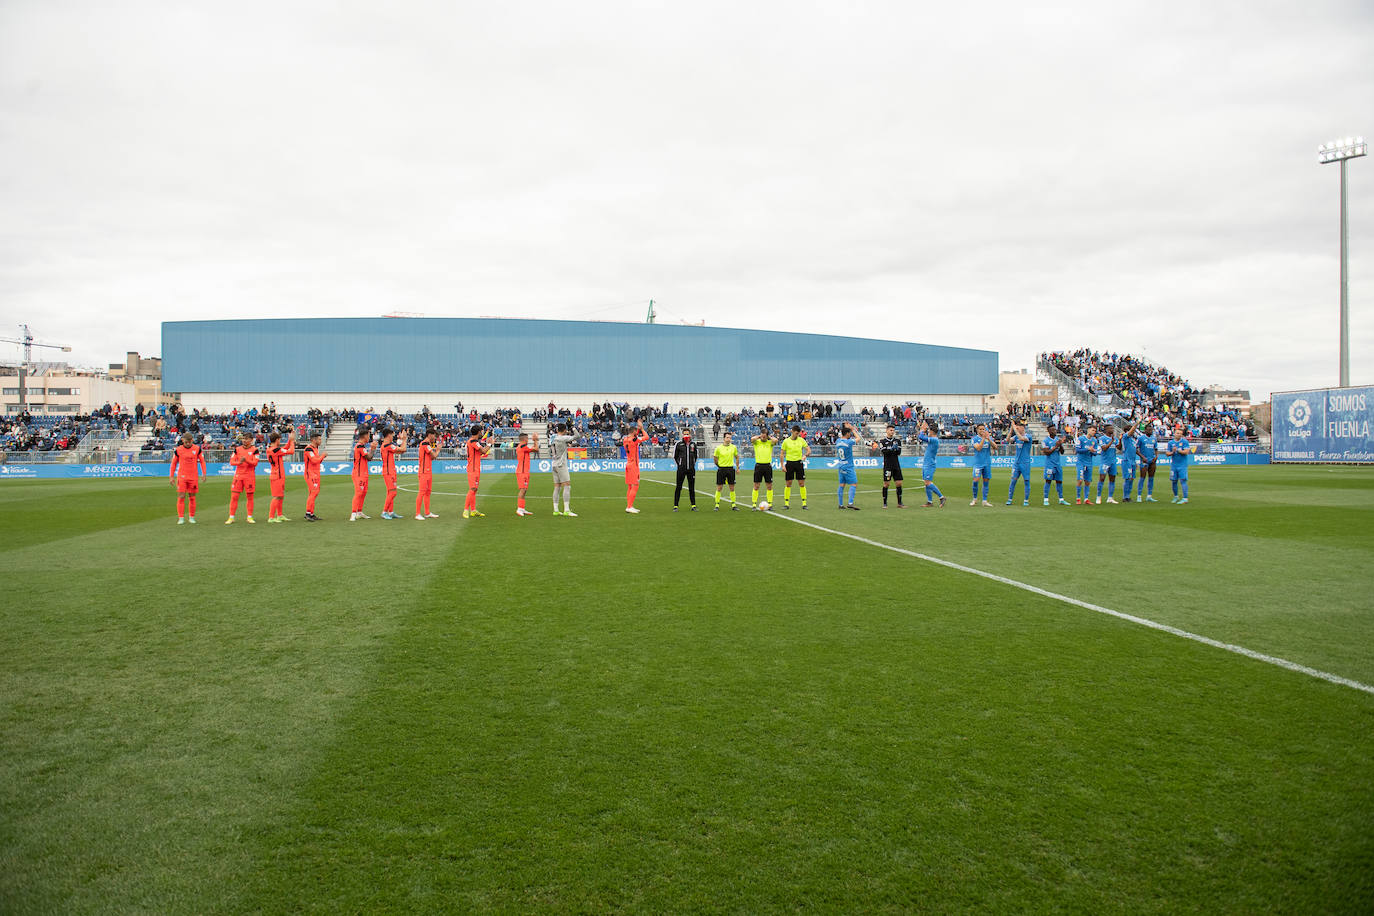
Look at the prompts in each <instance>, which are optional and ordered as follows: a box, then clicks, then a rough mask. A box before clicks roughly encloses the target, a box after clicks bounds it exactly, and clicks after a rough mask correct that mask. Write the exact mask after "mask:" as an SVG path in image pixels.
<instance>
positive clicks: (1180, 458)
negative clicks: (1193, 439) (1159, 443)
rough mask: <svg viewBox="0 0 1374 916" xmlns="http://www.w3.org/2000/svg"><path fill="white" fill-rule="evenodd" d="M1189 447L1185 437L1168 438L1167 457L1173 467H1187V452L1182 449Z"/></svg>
mask: <svg viewBox="0 0 1374 916" xmlns="http://www.w3.org/2000/svg"><path fill="white" fill-rule="evenodd" d="M1188 447H1189V442H1188V440H1187V439H1178V440H1173V439H1171V440H1169V458H1170V460H1171V461H1172V462H1173V467H1175V468H1187V467H1188V453H1187V452H1184V451H1183V449H1185V448H1188Z"/></svg>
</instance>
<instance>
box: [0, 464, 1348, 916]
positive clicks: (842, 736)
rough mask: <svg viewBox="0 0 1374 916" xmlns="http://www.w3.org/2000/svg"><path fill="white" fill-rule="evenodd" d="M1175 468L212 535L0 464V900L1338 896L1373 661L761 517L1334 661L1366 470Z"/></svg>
mask: <svg viewBox="0 0 1374 916" xmlns="http://www.w3.org/2000/svg"><path fill="white" fill-rule="evenodd" d="M650 476H651V477H652V475H650ZM1192 476H1193V478H1194V480H1193V502H1192V503H1191V504H1190V505H1187V506H1178V507H1176V506H1171V505H1169V504H1168V502H1167V495H1168V494H1167V489H1168V483H1167V479H1165V480H1162V481H1161V483H1160V486H1159V489H1161V490H1163V491H1165V492H1164V493H1163V494H1162V495H1164V496H1165V501H1164V502H1162V503H1159V504H1154V505H1143V506H1137V505H1130V506H1102V507H1093V508H1090V509H1077V508H1067V509H1065V508H1062V507H1057V508H1054V509H1044V508H1041V506H1040V501H1039V484H1038V483H1037V484H1036V486H1035V492H1034V497H1035V498H1034V500H1033V505H1032V507H1031V508H1028V509H1027V508H1022V507H1021V506H1020V505H1019V498H1018V501H1017V505H1016V507H1015V508H1005V507H1003V506H1002V501H1003V500H1004V499H1005V498H1006V497H1005V494H1006V489H1005V488H1006V474H1005V472H1003V471H998V472H997V474H996V479H995V480H994V486H993V499H994V500H995V503H996V508H993V509H983V508H978V509H972V508H969V507H968V505H967V503H968V495H967V493H968V491H967V489H966V488H967V483H966V477H965V474H964V473H962V472H957V471H942V472H941V474H940V475H939V477H940V482H941V484H942V485H943V486H944V488H945V491H946V493H947V494H949V496H950V501H949V506H948V508H946V509H944V510H923V509H907V510H906V511H903V512H898V511H896V510H895V509H889V510H887V511H885V512H883V511H875V510H876V509H877V506H878V503H879V498H878V495H877V493H876V479H875V475H874V474H873V473H871V472H870V473H866V474H864V475H863V476H862V480H863V487H864V490H865V492H863V493H862V495H861V497H860V504H861V505H862V506H863V507H864V509H865V510H867V511H863V512H838V511H836V509H835V508H834V484H833V481H834V476H833V474H832V475H826V474H817V475H816V476H815V477H813V479H812V481H811V487H810V496H811V508H810V510H809V511H808V512H806V513H804V514H803V513H801V512H799V510H798V509H797V507H796V505H795V504H794V506H793V508H792V511H791V512H790V513H788V514H787V516H786V517H784V513H782V512H774V513H772V514H771V515H769V514H763V513H751V512H747V511H745V512H738V513H731V512H720V513H714V512H712V511H711V508H710V501H709V498H702V499H700V502H701V503H702V508H703V511H700V512H697V513H695V514H693V513H689V512H686V511H685V503H686V500H685V498H684V511H682V512H679V513H677V514H672V513H671V512H670V511H669V506H670V505H671V488H669V487H667V486H663V485H662V484H661V483H654V482H648V481H647V480H646V482H645V484H644V486H643V489H642V491H641V498H640V505H641V507H642V508H643V510H644V512H643V514H641V515H639V516H636V517H630V516H627V515H625V514H624V512H623V502H622V501H621V495H622V493H623V485H622V483H621V481H620V480H618V479H617V478H616V477H613V476H608V475H593V474H583V475H578V476H575V478H574V481H575V487H574V492H575V499H574V504H575V505H574V507H575V509H576V510H577V511H578V512H579V514H580V516H581V517H580V518H576V519H564V518H554V517H551V515H550V512H549V510H550V501H549V499H548V497H547V493H548V489H549V487H548V482H547V478H540V477H536V480H535V491H536V492H537V493H538V494H539V497H538V498H537V499H533V500H532V501H531V508H532V509H533V510H534V511H535V512H537V513H538V515H537V516H536V517H533V518H527V519H520V518H516V517H515V516H514V514H513V510H514V502H513V499H512V496H513V485H514V480H513V478H511V477H501V476H494V475H489V476H488V477H487V478H486V480H485V484H486V490H485V491H484V494H483V497H482V507H483V508H484V509H485V510H486V511H487V513H488V517H486V518H484V519H473V520H467V521H465V520H463V519H461V518H460V517H459V510H460V509H461V504H462V498H461V496H459V495H443V492H444V491H449V492H452V493H453V494H458V493H459V491H460V489H461V486H462V484H461V478H440V479H439V481H438V482H437V489H438V490H439V491H441V495H438V496H436V499H435V511H437V512H438V513H440V515H441V516H442V517H441V518H439V519H438V520H432V521H427V522H424V523H420V522H415V521H413V520H407V521H396V522H383V521H381V520H379V519H377V518H375V516H377V515H379V510H380V498H381V494H380V493H379V492H378V488H379V486H380V481H376V480H374V482H373V487H374V489H373V493H372V495H371V497H370V499H369V507H368V508H369V511H370V513H371V514H372V515H373V516H374V518H373V519H372V520H370V521H366V522H359V523H356V524H350V523H348V522H347V521H346V518H347V514H348V511H347V510H348V506H347V499H348V496H349V492H348V491H349V486H348V481H347V479H346V478H327V479H326V481H325V488H324V493H323V496H322V497H321V503H320V507H319V510H318V511H319V512H320V514H321V515H323V516H325V517H326V522H325V523H322V524H317V525H309V524H307V523H305V522H303V521H300V520H299V516H300V514H301V511H302V503H303V488H302V484H301V482H300V481H299V480H292V481H291V482H290V484H289V490H288V503H287V506H288V512H287V514H288V515H290V516H291V517H293V518H296V519H297V520H296V521H294V522H292V523H290V524H287V525H271V526H269V525H266V524H263V523H262V522H263V521H264V520H265V518H266V515H267V506H266V497H265V495H263V496H262V498H261V499H260V501H259V502H260V505H259V507H258V510H257V515H258V519H259V524H257V525H255V526H252V527H249V526H246V525H243V524H237V525H235V526H234V527H232V528H226V527H225V526H224V525H223V524H222V522H223V519H224V515H225V511H226V510H225V507H226V505H227V502H228V493H227V490H228V483H227V481H223V480H216V481H211V482H210V483H209V484H208V485H207V486H206V488H205V489H206V491H207V492H206V493H204V494H203V496H202V499H201V508H200V511H199V516H200V521H201V524H199V525H197V526H195V527H190V526H184V527H177V526H176V525H175V519H174V517H173V515H174V508H173V503H174V497H173V495H172V491H171V489H170V487H169V486H168V484H167V483H166V482H165V481H111V482H94V481H72V482H7V483H5V484H4V485H3V486H0V533H3V539H0V553H3V557H4V561H5V565H6V573H7V574H6V577H5V581H6V583H7V588H6V589H5V600H4V601H3V604H2V605H0V607H3V611H0V613H2V614H3V630H4V634H5V635H4V638H3V640H0V911H2V912H5V913H30V912H61V913H73V912H75V913H84V912H104V911H120V912H125V911H141V912H157V913H206V912H298V911H325V912H340V911H342V912H359V913H376V912H415V911H433V910H443V911H450V912H482V911H505V912H529V911H577V912H602V911H620V910H628V911H650V912H694V911H731V912H744V913H757V912H768V911H778V910H789V911H794V910H808V911H821V912H826V911H851V912H865V913H868V912H910V911H933V912H951V911H964V910H979V911H988V912H999V913H1000V912H1017V911H1070V912H1093V913H1097V912H1120V913H1177V912H1200V913H1216V912H1236V913H1257V912H1291V913H1317V912H1336V913H1357V912H1364V913H1367V912H1370V911H1371V910H1374V695H1371V694H1370V693H1366V692H1362V691H1361V690H1359V689H1355V688H1352V687H1348V686H1341V685H1337V684H1332V683H1328V682H1325V681H1322V680H1319V679H1317V678H1315V677H1312V676H1309V675H1306V674H1302V673H1296V672H1293V671H1290V670H1285V669H1283V668H1280V667H1277V666H1275V665H1272V664H1266V663H1263V662H1260V661H1256V660H1253V659H1250V658H1246V657H1243V656H1241V655H1238V654H1234V653H1231V652H1227V651H1223V650H1221V649H1218V648H1214V647H1211V646H1207V645H1202V644H1199V643H1196V642H1192V641H1189V640H1187V639H1184V638H1181V637H1179V636H1176V635H1171V634H1169V633H1164V632H1160V631H1158V630H1153V629H1150V628H1147V627H1144V626H1140V625H1138V624H1134V623H1130V622H1126V621H1123V620H1120V619H1116V618H1113V617H1110V616H1106V615H1103V614H1100V613H1094V612H1093V611H1090V610H1086V609H1084V608H1082V607H1078V606H1074V605H1071V604H1067V603H1065V602H1063V601H1059V600H1056V599H1054V598H1051V597H1045V596H1042V595H1037V594H1034V593H1031V592H1028V591H1026V590H1024V589H1021V588H1017V587H1015V586H1013V585H1008V584H1004V583H1001V582H996V581H992V580H989V579H986V578H980V577H978V576H975V575H972V574H969V573H967V572H961V571H958V570H953V569H949V568H945V567H941V566H938V565H934V564H932V563H929V562H925V561H922V560H920V559H916V558H913V557H911V556H907V555H903V554H900V553H896V552H893V551H890V550H884V549H882V548H881V547H877V546H873V545H870V544H865V543H860V542H858V541H854V540H850V539H846V538H843V537H840V536H838V535H837V534H835V533H832V531H826V530H818V529H816V528H812V527H806V526H802V525H798V524H795V523H792V522H789V521H788V520H787V519H788V518H791V517H804V520H805V521H807V522H809V523H812V524H813V525H817V526H822V527H823V528H828V529H833V531H839V532H848V533H853V534H857V535H861V536H862V537H864V538H867V539H869V540H871V541H874V542H878V543H880V544H885V545H891V546H893V547H899V548H904V549H907V550H912V551H917V552H921V553H924V554H929V555H931V556H935V557H939V558H942V559H946V560H950V561H953V562H956V563H959V564H964V565H966V566H969V567H972V568H975V569H978V570H982V571H986V572H989V573H994V574H997V575H1001V576H1005V577H1007V578H1010V579H1014V580H1017V581H1018V582H1022V583H1026V584H1028V585H1032V586H1036V587H1039V588H1043V589H1047V590H1049V591H1053V592H1056V593H1059V594H1064V595H1068V596H1071V597H1073V598H1077V599H1080V600H1083V601H1087V602H1091V603H1094V604H1098V605H1102V606H1104V607H1107V608H1111V609H1114V610H1118V611H1122V612H1126V613H1130V614H1135V615H1138V616H1140V617H1145V618H1148V619H1150V620H1153V621H1158V622H1160V623H1164V624H1169V625H1172V626H1175V627H1178V628H1181V629H1184V630H1187V631H1189V632H1192V633H1196V634H1200V635H1203V636H1206V637H1210V638H1213V639H1218V640H1222V641H1224V642H1227V643H1234V644H1237V645H1240V646H1244V647H1246V648H1248V649H1251V650H1254V651H1256V652H1262V653H1266V654H1269V655H1273V656H1278V657H1281V658H1284V659H1287V660H1289V661H1292V662H1295V663H1298V664H1302V665H1306V666H1310V667H1312V668H1316V669H1320V670H1321V671H1324V672H1329V673H1332V674H1335V675H1339V676H1341V677H1345V678H1349V679H1352V680H1355V681H1358V682H1361V683H1363V684H1374V592H1372V591H1371V585H1370V584H1371V572H1374V472H1371V471H1370V470H1359V469H1330V468H1249V469H1229V470H1228V469H1196V470H1194V471H1193V475H1192ZM706 480H707V477H706V476H703V477H702V482H703V483H705V482H706ZM403 486H413V484H411V483H409V482H407V481H405V480H404V479H403ZM999 487H1000V493H999ZM261 489H263V490H265V487H263V488H261ZM918 491H919V488H918V487H913V488H912V492H918ZM741 492H742V493H743V491H741ZM1069 493H1070V498H1071V496H1072V484H1070V486H1069ZM1156 495H1161V494H1160V493H1158V492H1157V494H1156ZM777 497H778V500H779V501H780V497H781V494H780V493H778V494H777ZM999 497H1000V498H999ZM745 498H746V501H747V496H746V497H745ZM909 502H917V500H915V499H912V500H909ZM400 509H401V510H402V511H403V512H404V511H405V510H407V509H408V510H409V512H407V513H406V514H407V515H413V514H414V504H413V495H412V494H409V493H404V492H403V493H402V494H401V505H400Z"/></svg>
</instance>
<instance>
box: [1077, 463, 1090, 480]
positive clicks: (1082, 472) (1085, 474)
mask: <svg viewBox="0 0 1374 916" xmlns="http://www.w3.org/2000/svg"><path fill="white" fill-rule="evenodd" d="M1078 479H1079V480H1092V479H1093V463H1092V462H1091V461H1089V462H1087V463H1086V464H1080V465H1079V466H1078Z"/></svg>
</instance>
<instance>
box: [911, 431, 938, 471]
mask: <svg viewBox="0 0 1374 916" xmlns="http://www.w3.org/2000/svg"><path fill="white" fill-rule="evenodd" d="M916 438H918V439H920V440H921V444H922V445H924V446H925V447H926V456H925V461H926V463H927V464H931V463H933V462H934V461H935V456H936V455H937V454H939V452H940V439H939V437H938V436H927V435H926V434H925V433H917V434H916Z"/></svg>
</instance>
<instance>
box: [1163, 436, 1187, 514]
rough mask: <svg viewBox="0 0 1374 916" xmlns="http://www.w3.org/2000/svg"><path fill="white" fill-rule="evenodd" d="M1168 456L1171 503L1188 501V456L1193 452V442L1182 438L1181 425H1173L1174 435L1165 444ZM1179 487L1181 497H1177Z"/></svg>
mask: <svg viewBox="0 0 1374 916" xmlns="http://www.w3.org/2000/svg"><path fill="white" fill-rule="evenodd" d="M1166 448H1167V452H1166V454H1167V455H1168V456H1169V485H1170V486H1171V487H1173V489H1174V498H1173V499H1171V500H1169V501H1170V502H1173V503H1179V504H1182V503H1186V502H1187V501H1188V456H1189V455H1191V454H1192V453H1193V451H1194V450H1193V444H1192V443H1191V442H1189V441H1188V440H1187V439H1185V438H1183V427H1182V426H1175V427H1174V437H1173V438H1172V439H1170V440H1169V441H1168V443H1167V445H1166ZM1179 487H1182V488H1183V498H1182V499H1180V498H1179V494H1178V491H1179Z"/></svg>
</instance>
